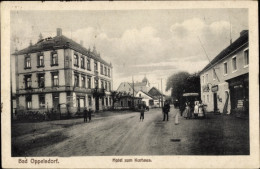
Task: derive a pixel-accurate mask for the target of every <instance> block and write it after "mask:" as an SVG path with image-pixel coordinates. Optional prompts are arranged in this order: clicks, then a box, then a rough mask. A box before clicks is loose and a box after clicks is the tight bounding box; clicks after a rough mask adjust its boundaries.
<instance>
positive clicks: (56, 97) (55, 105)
mask: <svg viewBox="0 0 260 169" xmlns="http://www.w3.org/2000/svg"><path fill="white" fill-rule="evenodd" d="M52 101H53V108H54V109H58V107H59V93H54V94H52Z"/></svg>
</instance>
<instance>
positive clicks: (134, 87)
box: [132, 75, 135, 109]
mask: <svg viewBox="0 0 260 169" xmlns="http://www.w3.org/2000/svg"><path fill="white" fill-rule="evenodd" d="M132 82H133V105H132V106H133V109H134V107H135V100H134V97H135V83H134V76H133V75H132Z"/></svg>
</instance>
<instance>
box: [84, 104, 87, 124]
mask: <svg viewBox="0 0 260 169" xmlns="http://www.w3.org/2000/svg"><path fill="white" fill-rule="evenodd" d="M87 114H88V111H87V108H86V107H85V109H84V114H83V117H84V123H85V122H88V117H87Z"/></svg>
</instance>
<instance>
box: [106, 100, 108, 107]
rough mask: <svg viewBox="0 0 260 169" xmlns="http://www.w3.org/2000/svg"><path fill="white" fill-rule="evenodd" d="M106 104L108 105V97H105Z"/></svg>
mask: <svg viewBox="0 0 260 169" xmlns="http://www.w3.org/2000/svg"><path fill="white" fill-rule="evenodd" d="M106 105H107V106H108V98H106Z"/></svg>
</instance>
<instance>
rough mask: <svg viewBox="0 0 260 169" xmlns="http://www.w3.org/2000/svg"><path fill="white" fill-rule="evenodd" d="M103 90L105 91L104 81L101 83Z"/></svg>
mask: <svg viewBox="0 0 260 169" xmlns="http://www.w3.org/2000/svg"><path fill="white" fill-rule="evenodd" d="M101 88H102V89H104V81H103V80H102V81H101Z"/></svg>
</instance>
